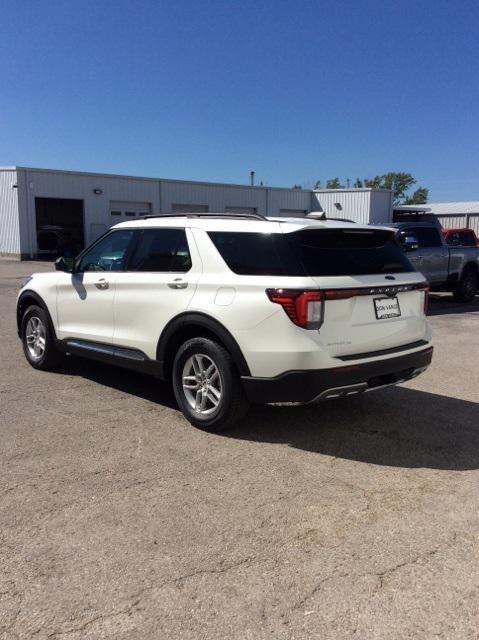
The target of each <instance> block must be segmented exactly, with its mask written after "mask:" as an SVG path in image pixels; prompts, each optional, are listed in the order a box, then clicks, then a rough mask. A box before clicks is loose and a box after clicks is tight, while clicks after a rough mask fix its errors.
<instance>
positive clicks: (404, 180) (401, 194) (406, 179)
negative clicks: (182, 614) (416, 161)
mask: <svg viewBox="0 0 479 640" xmlns="http://www.w3.org/2000/svg"><path fill="white" fill-rule="evenodd" d="M414 184H416V180H415V178H413V177H412V175H411V174H410V173H403V172H399V173H395V172H394V171H390V172H389V173H386V174H385V175H383V176H382V184H381V188H382V189H391V191H392V192H393V200H394V204H399V203H400V202H402V200H403V199H404V198H405V197H406V191H408V190H409V188H410V187H412V186H413V185H414Z"/></svg>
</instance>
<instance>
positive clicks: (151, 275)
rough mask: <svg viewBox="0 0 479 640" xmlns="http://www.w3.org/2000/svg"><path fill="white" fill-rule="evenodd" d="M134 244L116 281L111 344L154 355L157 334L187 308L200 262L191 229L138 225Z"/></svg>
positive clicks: (197, 277)
mask: <svg viewBox="0 0 479 640" xmlns="http://www.w3.org/2000/svg"><path fill="white" fill-rule="evenodd" d="M134 245H135V246H134V248H133V250H132V252H131V256H130V259H129V263H128V268H127V271H124V272H122V273H120V274H118V278H117V280H116V294H115V302H114V333H113V343H114V344H115V345H118V346H124V347H130V348H133V349H139V350H140V351H142V352H143V353H145V354H146V355H147V356H148V357H149V358H156V348H157V345H158V339H159V337H160V334H161V332H162V331H163V329H164V327H165V326H166V325H167V324H168V322H169V321H170V320H171V319H172V318H174V317H175V316H177V315H178V314H180V313H182V312H183V311H186V309H187V308H188V304H189V302H190V300H191V298H192V296H193V294H194V292H195V289H196V285H197V283H198V279H199V277H200V274H201V270H202V265H201V260H200V257H199V255H198V252H197V250H196V245H195V244H194V241H193V239H192V236H191V230H190V229H184V228H153V227H151V228H149V229H141V230H138V231H137V232H136V234H135V240H134Z"/></svg>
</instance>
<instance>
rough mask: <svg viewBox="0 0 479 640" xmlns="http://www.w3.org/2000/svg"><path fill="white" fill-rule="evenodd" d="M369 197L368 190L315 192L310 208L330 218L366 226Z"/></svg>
mask: <svg viewBox="0 0 479 640" xmlns="http://www.w3.org/2000/svg"><path fill="white" fill-rule="evenodd" d="M370 195H371V192H370V191H369V190H361V191H357V190H355V191H347V190H344V191H339V190H338V191H336V190H331V191H315V192H314V193H313V207H312V208H313V210H316V211H325V212H326V216H327V217H330V218H347V219H349V220H354V222H359V223H361V224H368V222H369V212H370ZM337 205H339V206H337Z"/></svg>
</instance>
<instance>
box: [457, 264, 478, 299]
mask: <svg viewBox="0 0 479 640" xmlns="http://www.w3.org/2000/svg"><path fill="white" fill-rule="evenodd" d="M478 289H479V276H478V274H477V271H476V270H475V269H474V268H473V267H466V268H465V269H464V271H463V272H462V276H461V279H460V280H459V282H458V283H457V285H456V288H455V289H454V292H453V295H454V300H455V301H456V302H472V301H473V300H474V298H475V297H476V294H477V291H478Z"/></svg>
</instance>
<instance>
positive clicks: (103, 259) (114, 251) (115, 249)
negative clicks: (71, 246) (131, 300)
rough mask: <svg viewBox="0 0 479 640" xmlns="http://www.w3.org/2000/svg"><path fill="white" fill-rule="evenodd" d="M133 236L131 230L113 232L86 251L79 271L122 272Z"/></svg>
mask: <svg viewBox="0 0 479 640" xmlns="http://www.w3.org/2000/svg"><path fill="white" fill-rule="evenodd" d="M132 236H133V231H132V230H131V229H123V230H121V231H112V232H111V233H109V234H108V235H107V236H105V237H104V238H102V239H101V240H100V241H99V242H97V244H95V245H93V247H92V248H91V249H88V250H87V251H86V253H85V254H84V255H83V256H82V257H81V258H80V261H79V262H78V264H77V271H122V270H123V269H124V268H125V262H126V254H127V250H128V246H129V243H130V240H131V238H132Z"/></svg>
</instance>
